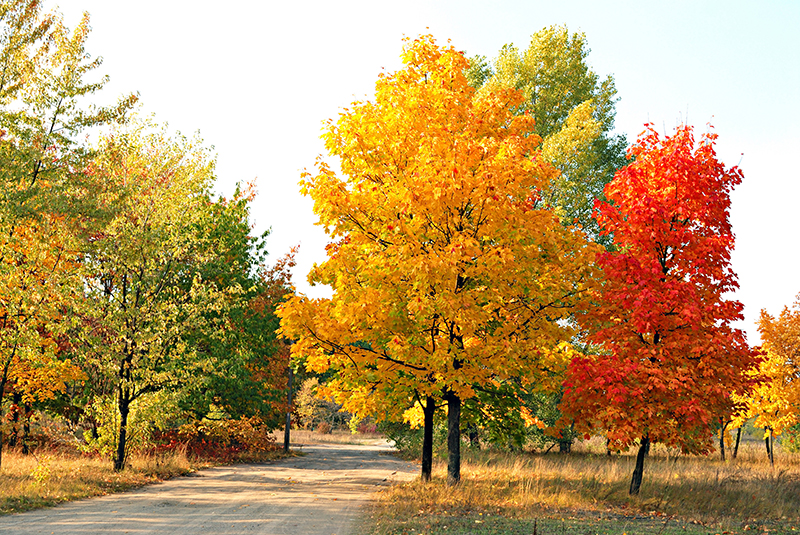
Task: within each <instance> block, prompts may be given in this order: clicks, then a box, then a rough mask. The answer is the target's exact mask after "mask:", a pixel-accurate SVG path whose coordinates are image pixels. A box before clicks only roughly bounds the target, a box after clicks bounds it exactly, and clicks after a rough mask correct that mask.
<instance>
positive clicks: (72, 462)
mask: <svg viewBox="0 0 800 535" xmlns="http://www.w3.org/2000/svg"><path fill="white" fill-rule="evenodd" d="M284 455H285V454H284V453H283V451H282V450H275V451H270V452H260V453H258V454H255V453H254V454H241V455H239V457H238V458H237V460H236V462H263V461H267V460H272V459H277V458H281V457H283V456H284ZM219 464H221V463H220V462H219V461H216V460H214V459H192V460H189V459H187V457H186V454H185V453H183V452H181V451H176V452H170V453H167V454H163V455H134V456H132V458H131V459H130V461H129V462H128V465H127V466H126V468H125V470H123V471H121V472H114V470H113V469H112V462H111V461H110V460H108V459H101V458H99V457H88V456H81V455H79V454H77V453H42V454H36V455H22V454H20V453H18V452H15V451H13V450H11V451H4V452H3V458H2V466H1V467H0V514H9V513H18V512H21V511H27V510H30V509H36V508H39V507H45V506H50V505H55V504H58V503H61V502H66V501H72V500H79V499H81V498H88V497H90V496H99V495H103V494H110V493H114V492H122V491H125V490H128V489H132V488H135V487H141V486H142V485H147V484H150V483H156V482H159V481H163V480H165V479H169V478H172V477H175V476H179V475H184V474H186V473H189V472H191V471H193V470H196V469H200V468H207V467H210V466H215V465H219Z"/></svg>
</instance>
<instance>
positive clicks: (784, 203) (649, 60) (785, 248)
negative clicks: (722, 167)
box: [46, 0, 800, 343]
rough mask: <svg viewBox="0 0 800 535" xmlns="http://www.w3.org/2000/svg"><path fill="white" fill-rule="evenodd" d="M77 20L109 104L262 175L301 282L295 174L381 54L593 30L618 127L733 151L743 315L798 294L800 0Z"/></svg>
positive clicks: (96, 5) (103, 11)
mask: <svg viewBox="0 0 800 535" xmlns="http://www.w3.org/2000/svg"><path fill="white" fill-rule="evenodd" d="M46 5H47V6H49V7H51V8H52V7H54V6H59V9H60V11H61V12H62V13H64V15H65V18H66V20H67V22H68V24H69V25H70V26H71V27H74V26H75V24H76V23H77V22H78V20H79V18H80V16H81V13H82V12H84V11H87V12H89V14H90V15H91V22H92V27H93V32H92V34H91V36H90V38H89V45H88V49H89V52H90V53H91V54H92V55H95V56H97V55H99V56H102V57H103V58H104V65H103V67H102V69H103V71H104V72H105V73H107V74H109V75H110V76H111V83H110V84H109V85H108V86H107V88H106V89H105V90H104V91H103V99H106V100H107V101H112V100H115V99H116V97H117V96H119V95H121V94H124V93H129V92H134V91H138V92H139V93H140V95H141V98H142V103H143V109H144V110H145V111H146V112H152V113H155V115H156V119H157V120H159V121H162V122H168V123H169V124H170V126H171V127H172V128H174V129H177V130H180V131H182V132H184V133H187V134H189V133H192V132H194V131H196V130H199V131H200V132H201V134H202V137H203V138H204V139H205V141H206V143H207V144H209V145H213V146H214V147H215V150H216V153H217V155H218V166H217V171H218V175H219V182H218V189H219V190H220V191H221V192H226V193H230V192H231V191H232V190H233V187H234V184H235V183H236V182H239V181H242V182H244V181H250V180H253V179H256V182H257V185H258V191H259V196H258V198H257V200H256V201H255V204H254V211H253V216H254V219H255V223H256V230H257V231H262V230H265V229H267V228H270V227H271V228H272V234H271V237H270V238H269V241H268V246H269V247H268V248H269V250H270V253H271V255H272V258H273V259H276V258H277V257H279V256H281V255H282V254H284V253H285V252H287V251H288V250H289V248H290V247H291V246H293V245H296V244H300V246H301V247H300V256H299V261H300V263H299V265H298V267H297V268H296V270H295V284H296V285H297V287H298V289H299V290H300V291H302V292H306V293H309V294H310V295H325V292H324V290H319V289H314V288H309V287H308V285H307V284H306V283H305V276H306V274H307V273H308V270H309V268H310V266H311V264H312V263H313V262H322V261H324V259H325V254H324V245H325V243H327V240H326V237H325V236H324V234H323V233H322V231H321V230H320V229H319V228H318V227H315V226H314V224H313V223H314V222H315V220H316V219H315V217H314V215H313V213H312V211H311V202H310V201H309V200H308V199H304V198H302V197H301V196H300V194H299V192H298V187H297V182H298V180H299V179H300V177H299V175H300V171H301V170H302V169H304V168H308V169H311V168H312V167H313V165H314V161H315V158H316V156H317V155H318V154H320V153H321V152H322V150H323V148H322V144H321V141H320V140H319V134H320V131H321V130H320V128H321V124H322V121H323V120H325V119H327V118H331V117H336V116H337V114H338V112H339V110H340V108H342V107H344V106H347V105H348V104H349V103H350V102H352V101H353V100H356V99H363V98H369V96H370V95H371V94H372V92H373V89H374V83H375V80H376V79H377V75H378V73H379V72H380V71H381V68H382V67H385V68H386V69H387V70H396V69H398V68H399V67H400V61H399V54H400V51H401V47H402V42H401V39H402V37H403V36H410V37H416V36H417V35H419V34H421V33H431V34H433V35H434V37H435V38H436V39H437V40H439V42H441V43H444V42H446V40H447V39H451V40H452V42H453V44H454V45H455V46H456V47H457V48H458V49H461V50H464V51H466V52H467V54H468V55H469V56H472V55H475V54H481V55H484V56H487V57H489V58H493V57H495V56H496V54H497V52H498V50H499V49H500V47H502V45H504V44H507V43H514V44H516V45H517V46H518V47H519V48H525V47H527V45H528V43H529V42H530V36H531V34H533V33H534V32H536V31H538V30H540V29H541V28H543V27H545V26H549V25H552V24H563V25H566V26H567V27H568V28H569V29H570V30H571V31H583V32H585V33H586V36H587V39H588V43H589V46H590V47H591V49H592V52H591V54H590V55H589V63H590V65H591V67H592V68H593V69H594V71H595V72H597V73H598V74H599V75H600V76H601V77H605V76H606V75H607V74H612V75H613V76H614V78H615V80H616V85H617V90H618V94H619V97H620V101H619V103H618V104H617V123H616V125H617V131H618V132H622V133H625V134H626V135H627V136H628V139H629V141H634V140H635V139H636V137H637V135H638V134H639V133H640V132H641V131H642V130H643V125H644V123H645V122H648V121H650V122H653V123H654V124H655V125H657V126H658V128H659V130H662V131H663V130H664V129H666V130H667V131H670V130H671V129H672V128H673V127H674V126H675V125H676V124H678V123H679V122H682V121H688V123H689V124H692V125H694V126H695V129H696V132H697V133H698V134H700V133H702V132H704V131H706V125H707V124H708V123H711V124H713V125H714V127H715V130H716V132H717V134H719V140H718V144H717V150H718V155H719V156H720V159H721V160H722V161H723V162H725V163H726V164H727V165H728V166H733V165H737V164H739V165H740V166H741V168H742V169H743V171H744V175H745V181H744V183H743V184H742V185H741V186H740V187H739V188H738V189H737V190H736V191H735V192H734V195H733V210H732V220H733V227H734V231H735V233H736V236H737V243H736V251H735V253H734V258H733V264H734V269H735V270H736V271H737V273H738V274H739V282H740V284H741V290H740V291H739V292H738V293H737V294H736V298H738V299H739V300H741V301H742V302H743V303H744V304H745V315H746V320H745V322H744V323H743V324H742V325H741V327H743V328H745V329H746V330H747V332H748V338H749V340H750V342H751V343H757V342H758V334H757V331H756V329H755V320H756V319H757V318H758V314H759V311H760V310H761V309H762V308H766V309H767V310H768V311H769V312H770V313H772V314H778V313H779V312H780V310H781V309H782V307H783V306H785V305H790V304H791V303H792V302H793V301H794V298H795V296H796V295H797V294H798V293H800V277H798V276H797V273H798V260H800V251H799V249H800V238H799V237H798V234H799V233H798V229H800V225H798V223H797V221H796V220H797V215H796V212H797V211H798V207H797V202H798V197H800V171H798V169H800V166H798V163H797V156H796V154H798V153H800V150H798V147H800V134H799V133H798V125H800V104H798V100H800V99H799V98H798V97H800V89H799V88H800V31H798V28H800V2H798V1H797V0H785V1H769V0H762V1H759V2H753V1H741V0H724V1H697V0H691V1H671V2H663V1H657V2H650V1H644V0H631V1H604V2H599V1H596V0H586V1H569V0H562V1H553V0H550V1H547V2H544V1H540V0H529V1H493V2H480V1H469V0H460V1H444V0H442V1H439V0H433V1H427V2H426V1H419V0H404V1H402V2H389V1H376V0H369V1H346V0H345V1H331V0H325V1H317V0H315V1H308V2H303V1H301V0H300V1H295V2H291V3H290V2H280V3H278V2H271V1H267V2H263V1H261V2H245V1H237V0H230V1H228V2H226V3H221V2H218V1H217V2H206V1H200V0H195V1H183V0H159V1H155V0H137V1H136V2H116V1H109V0H102V1H101V0H61V1H60V2H54V1H52V0H51V1H49V2H46Z"/></svg>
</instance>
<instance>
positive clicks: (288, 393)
mask: <svg viewBox="0 0 800 535" xmlns="http://www.w3.org/2000/svg"><path fill="white" fill-rule="evenodd" d="M293 381H294V371H293V370H292V367H291V365H290V366H289V385H288V387H287V388H286V427H285V428H284V430H283V451H285V452H286V453H289V439H290V434H289V433H290V431H289V429H291V426H292V382H293Z"/></svg>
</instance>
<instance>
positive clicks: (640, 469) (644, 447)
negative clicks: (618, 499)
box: [628, 435, 650, 495]
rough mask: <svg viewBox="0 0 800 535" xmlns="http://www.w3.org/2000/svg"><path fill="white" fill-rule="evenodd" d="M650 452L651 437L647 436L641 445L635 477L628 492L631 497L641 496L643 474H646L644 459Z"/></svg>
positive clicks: (634, 471) (632, 478) (637, 456)
mask: <svg viewBox="0 0 800 535" xmlns="http://www.w3.org/2000/svg"><path fill="white" fill-rule="evenodd" d="M649 450H650V437H649V436H647V435H645V436H643V437H642V441H641V443H640V444H639V453H638V454H637V455H636V468H634V470H633V477H631V488H630V491H628V493H629V494H631V495H636V494H639V487H641V486H642V474H643V473H644V458H645V457H646V456H647V452H648V451H649Z"/></svg>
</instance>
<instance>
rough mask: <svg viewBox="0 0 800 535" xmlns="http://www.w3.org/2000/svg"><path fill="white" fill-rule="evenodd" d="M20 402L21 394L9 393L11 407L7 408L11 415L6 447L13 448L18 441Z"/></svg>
mask: <svg viewBox="0 0 800 535" xmlns="http://www.w3.org/2000/svg"><path fill="white" fill-rule="evenodd" d="M20 403H22V394H20V393H19V392H14V393H13V394H11V407H10V408H9V411H8V412H9V415H10V416H11V429H10V430H9V433H8V447H9V448H13V447H15V446H16V445H17V443H18V442H21V441H20V437H19V435H20V433H19V412H20V408H19V406H20Z"/></svg>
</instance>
